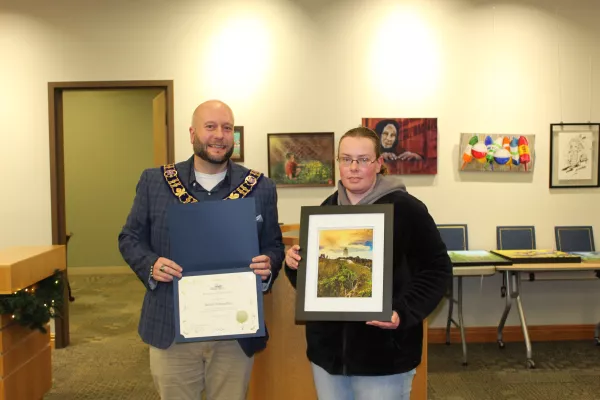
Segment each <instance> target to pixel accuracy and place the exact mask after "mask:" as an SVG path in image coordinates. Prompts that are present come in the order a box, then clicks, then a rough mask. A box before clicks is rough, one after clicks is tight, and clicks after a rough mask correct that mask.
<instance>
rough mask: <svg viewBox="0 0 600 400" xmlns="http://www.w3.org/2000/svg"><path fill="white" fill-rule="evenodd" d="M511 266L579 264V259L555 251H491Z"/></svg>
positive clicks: (575, 256) (572, 255)
mask: <svg viewBox="0 0 600 400" xmlns="http://www.w3.org/2000/svg"><path fill="white" fill-rule="evenodd" d="M491 252H492V253H494V254H497V255H499V256H501V257H504V258H506V259H508V260H510V261H512V262H513V264H549V263H580V262H581V257H580V256H577V255H575V254H571V253H565V252H563V251H556V250H492V251H491Z"/></svg>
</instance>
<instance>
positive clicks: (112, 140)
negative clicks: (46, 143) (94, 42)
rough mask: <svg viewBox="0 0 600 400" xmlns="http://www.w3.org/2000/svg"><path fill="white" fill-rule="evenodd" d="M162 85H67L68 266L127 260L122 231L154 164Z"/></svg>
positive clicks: (65, 96) (65, 130) (110, 263)
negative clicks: (155, 115) (156, 101)
mask: <svg viewBox="0 0 600 400" xmlns="http://www.w3.org/2000/svg"><path fill="white" fill-rule="evenodd" d="M157 94H158V90H117V91H113V90H97V91H66V92H65V93H64V96H63V106H64V108H63V109H64V114H63V115H64V140H65V203H66V210H67V232H72V233H73V236H72V238H71V239H70V241H69V245H68V262H69V267H81V266H85V267H88V266H116V265H126V264H125V262H124V261H123V258H122V257H121V254H120V253H119V249H118V245H117V236H118V234H119V232H120V231H121V228H122V226H123V224H124V223H125V219H126V217H127V214H128V213H129V210H130V208H131V203H132V201H133V197H134V194H135V192H134V189H135V185H136V183H137V181H138V179H139V177H140V174H141V172H142V171H143V170H144V168H150V167H152V166H153V141H152V140H153V137H152V99H153V98H154V97H155V96H156V95H157Z"/></svg>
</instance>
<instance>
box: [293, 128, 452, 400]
mask: <svg viewBox="0 0 600 400" xmlns="http://www.w3.org/2000/svg"><path fill="white" fill-rule="evenodd" d="M338 161H339V170H340V177H341V180H340V182H339V183H338V190H337V191H336V192H335V193H334V194H332V195H331V196H329V197H328V198H327V199H326V200H325V201H324V202H323V203H322V204H321V205H356V204H389V203H391V204H394V242H395V246H394V262H393V265H394V270H393V280H394V282H393V301H392V308H393V314H392V315H391V316H390V320H389V321H369V322H366V323H363V322H334V321H331V322H328V321H310V322H307V323H306V341H307V345H308V348H307V356H308V359H309V361H310V362H311V367H312V372H313V379H314V382H315V386H316V389H317V393H318V397H319V400H371V399H381V400H392V399H394V400H409V399H410V392H411V387H412V380H413V377H414V375H415V369H416V367H417V366H418V365H419V364H420V362H421V352H422V338H423V328H422V322H423V320H424V319H425V318H426V317H427V316H428V315H429V314H430V313H431V312H432V311H433V310H434V309H435V307H436V306H437V305H438V303H439V302H440V300H441V299H442V297H443V295H444V292H445V290H446V287H447V283H448V280H449V279H450V278H451V271H452V264H451V262H450V258H449V257H448V253H447V250H446V246H445V245H444V242H443V241H442V239H441V237H440V235H439V232H438V229H437V226H436V224H435V222H434V220H433V218H432V217H431V216H430V215H429V213H428V211H427V208H426V207H425V205H424V204H423V203H421V202H420V201H419V200H417V199H416V198H415V197H413V196H411V195H410V194H408V193H407V192H406V188H405V186H404V185H403V184H401V183H400V182H398V180H397V179H394V178H393V177H390V176H385V172H386V169H385V165H384V164H383V157H382V155H381V147H380V139H379V137H378V135H377V134H376V133H375V132H374V131H372V130H370V129H368V128H364V127H360V128H354V129H351V130H349V131H348V132H346V133H345V134H344V135H343V136H342V138H341V139H340V142H339V146H338ZM299 250H300V247H299V246H297V245H295V246H293V247H291V248H290V249H289V250H288V251H287V254H286V258H285V264H286V265H285V271H286V275H287V276H288V278H289V280H290V282H291V283H292V285H294V287H295V286H296V274H297V269H298V262H299V261H300V260H301V257H300V254H299Z"/></svg>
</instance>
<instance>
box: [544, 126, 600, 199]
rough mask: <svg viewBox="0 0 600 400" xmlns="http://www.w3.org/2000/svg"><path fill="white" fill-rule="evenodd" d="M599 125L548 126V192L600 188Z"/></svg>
mask: <svg viewBox="0 0 600 400" xmlns="http://www.w3.org/2000/svg"><path fill="white" fill-rule="evenodd" d="M599 133H600V123H591V122H588V123H569V124H564V123H560V124H550V188H565V189H567V188H595V187H600V181H599V179H598V176H599V174H600V163H599V162H598V154H599V150H600V140H599Z"/></svg>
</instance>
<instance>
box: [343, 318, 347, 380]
mask: <svg viewBox="0 0 600 400" xmlns="http://www.w3.org/2000/svg"><path fill="white" fill-rule="evenodd" d="M343 326H344V328H343V330H342V375H346V326H347V324H346V323H345V322H344V325H343Z"/></svg>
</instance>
